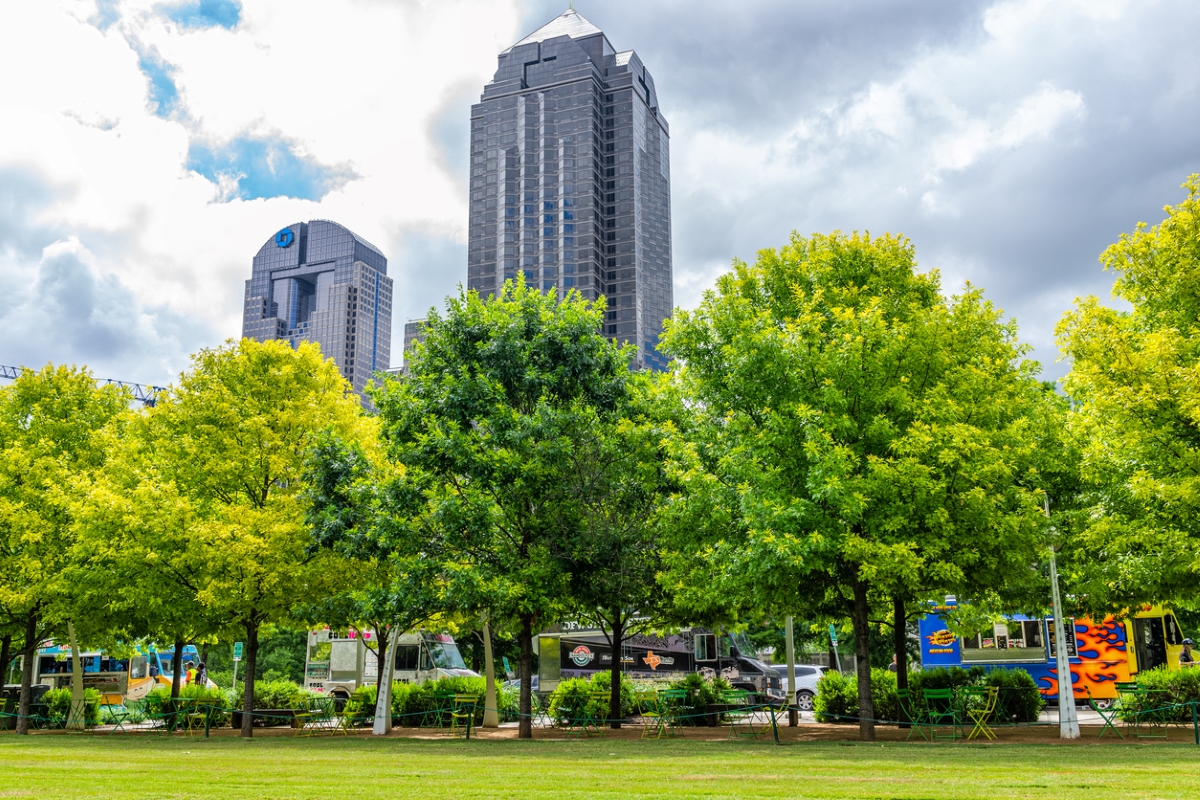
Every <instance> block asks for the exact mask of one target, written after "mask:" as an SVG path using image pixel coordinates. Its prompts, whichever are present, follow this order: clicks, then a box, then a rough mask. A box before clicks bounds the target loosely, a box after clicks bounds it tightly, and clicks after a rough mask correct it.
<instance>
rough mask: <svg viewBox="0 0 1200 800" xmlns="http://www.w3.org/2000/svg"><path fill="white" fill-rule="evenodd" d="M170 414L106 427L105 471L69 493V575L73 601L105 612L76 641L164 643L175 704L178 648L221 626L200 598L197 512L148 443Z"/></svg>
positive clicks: (134, 417)
mask: <svg viewBox="0 0 1200 800" xmlns="http://www.w3.org/2000/svg"><path fill="white" fill-rule="evenodd" d="M169 413H171V412H170V411H169V410H168V407H167V406H162V407H161V410H160V409H158V408H155V409H151V410H148V411H144V412H142V413H131V414H128V415H125V416H124V417H122V418H120V419H119V420H114V422H113V423H110V425H109V427H108V428H107V429H106V431H105V433H104V438H103V445H104V447H105V449H106V451H107V453H108V458H107V460H106V462H105V464H104V467H103V468H102V469H100V470H98V471H97V472H96V473H95V474H94V475H93V476H91V480H90V481H89V482H88V483H86V484H81V485H79V486H78V490H77V491H76V493H75V494H76V497H77V498H78V500H77V502H76V503H75V514H76V520H77V522H76V525H77V529H78V536H77V538H76V543H75V551H76V553H75V558H74V559H73V562H74V566H73V568H72V575H71V578H72V580H73V582H74V583H75V585H77V586H78V587H79V595H78V597H79V602H80V604H81V605H84V606H87V607H91V608H100V609H103V610H104V614H105V618H103V619H100V620H96V624H95V625H93V626H90V627H85V628H84V629H83V630H82V631H81V635H82V636H83V638H85V639H88V640H91V641H93V642H101V641H103V642H105V643H106V644H108V645H109V646H112V645H119V644H120V643H121V641H123V642H124V643H125V644H128V643H129V642H131V641H134V640H138V639H148V640H150V641H152V642H156V643H171V644H172V645H173V646H174V656H173V659H172V683H171V696H172V697H178V696H179V692H180V689H181V688H182V685H183V678H184V668H183V666H184V665H183V647H184V645H185V644H186V643H188V642H192V641H196V640H198V639H202V638H204V639H211V638H213V637H215V635H216V634H217V633H218V632H219V631H220V629H221V628H222V625H223V620H222V618H221V616H220V615H218V614H216V613H214V612H213V611H212V610H211V609H210V608H209V607H208V606H206V605H205V604H204V603H203V602H202V601H201V599H200V597H199V592H200V588H201V586H203V585H204V582H205V580H206V576H207V573H208V569H209V565H208V563H207V561H206V557H205V552H204V548H203V546H202V541H201V531H202V530H203V528H204V526H205V525H206V524H207V522H208V520H207V518H206V515H205V514H204V511H203V509H202V507H201V504H199V503H198V502H197V500H196V498H194V497H189V496H188V495H187V494H186V492H185V491H184V489H183V486H182V485H181V484H179V483H177V482H176V481H175V480H173V479H172V477H171V475H170V472H169V471H164V470H163V469H162V467H163V463H162V461H161V454H160V452H159V450H158V449H157V445H158V442H159V439H160V438H161V437H162V435H163V431H162V416H163V415H165V414H169ZM114 621H119V623H120V624H119V626H117V625H114V624H113V623H114ZM78 627H79V626H77V628H78Z"/></svg>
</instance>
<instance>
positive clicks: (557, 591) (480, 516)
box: [374, 283, 630, 738]
mask: <svg viewBox="0 0 1200 800" xmlns="http://www.w3.org/2000/svg"><path fill="white" fill-rule="evenodd" d="M603 308H604V306H603V303H602V302H601V303H596V304H592V303H588V302H586V301H584V300H582V299H581V298H580V297H579V295H578V294H577V293H575V292H572V293H571V294H569V295H568V296H567V297H566V298H565V299H564V300H563V301H562V302H559V301H558V299H557V298H556V297H554V296H552V295H550V294H546V295H542V294H539V293H538V292H536V291H531V290H527V289H526V288H525V287H524V286H523V285H514V284H511V283H510V284H507V285H506V286H505V288H504V289H503V290H502V291H501V292H500V293H499V294H498V295H496V296H494V297H491V298H488V299H484V298H481V297H479V296H478V294H476V293H475V292H468V293H466V294H465V295H463V296H460V297H458V298H454V299H452V300H451V301H450V302H449V307H448V309H447V311H446V313H445V314H444V315H443V314H438V313H436V312H433V313H431V314H430V316H429V319H428V323H427V328H426V330H427V335H426V338H425V341H424V343H423V345H421V346H419V347H418V348H417V350H416V353H415V354H414V356H413V357H412V358H411V363H410V364H409V375H408V376H407V378H406V379H404V380H388V381H387V382H386V383H385V385H384V387H383V389H382V391H379V392H376V393H375V395H374V398H375V402H376V404H377V405H378V407H379V409H380V415H381V417H382V419H383V422H384V426H385V436H386V439H387V443H388V447H389V453H390V456H391V458H392V459H393V460H394V461H395V462H397V463H399V464H402V465H404V466H405V468H406V470H405V472H404V473H403V475H402V477H401V478H399V479H398V480H397V482H396V485H395V486H394V487H392V489H391V490H390V496H391V497H392V498H393V500H392V502H393V516H394V517H396V518H401V519H407V520H410V521H411V522H410V523H409V524H411V525H415V526H418V527H420V528H422V529H423V530H424V531H425V533H426V534H427V542H428V545H427V553H428V554H429V557H433V558H436V559H437V560H439V561H440V562H441V563H442V564H443V566H444V567H445V568H446V580H447V592H448V596H449V597H450V600H451V603H452V604H453V605H454V606H455V607H456V608H458V609H460V610H462V611H468V610H473V611H477V612H484V611H486V612H487V613H489V614H490V616H491V618H492V619H494V620H496V621H497V622H500V623H503V622H504V621H505V620H510V621H512V623H513V624H514V626H515V627H516V628H517V630H518V634H517V637H518V641H519V643H520V658H519V661H520V665H521V699H520V711H521V715H522V716H521V721H520V733H519V735H520V736H521V737H523V738H528V737H530V736H532V727H531V722H530V714H531V710H532V706H531V691H530V678H531V666H532V641H533V634H534V630H535V626H537V625H540V624H541V623H543V622H545V621H547V620H552V619H555V618H556V617H557V616H558V615H559V614H560V613H561V612H562V610H563V608H564V606H565V598H566V597H567V592H568V583H569V578H570V575H569V573H568V571H567V567H566V565H565V563H564V561H563V557H562V556H563V552H562V551H563V546H562V545H563V542H564V540H566V539H567V538H569V534H568V533H566V532H564V530H563V522H564V520H565V519H568V518H569V516H570V513H569V510H568V509H566V508H564V503H570V502H571V500H570V499H569V498H565V497H564V491H563V487H564V486H565V485H567V483H568V482H569V477H570V475H571V470H572V469H574V467H575V462H574V454H575V448H576V445H577V443H578V442H577V440H578V435H579V432H580V430H581V425H580V421H581V420H584V419H592V418H593V415H596V414H598V415H600V417H601V418H603V419H605V420H607V419H609V418H610V417H611V415H613V414H614V412H615V411H616V410H617V409H618V407H619V406H620V403H621V402H622V399H623V397H624V395H625V392H626V382H627V380H628V375H629V370H628V367H627V362H628V360H629V357H630V352H629V351H628V350H622V349H619V348H617V347H616V346H614V345H613V344H611V343H610V342H608V341H607V340H606V339H604V337H603V336H601V335H600V328H601V325H602V323H603Z"/></svg>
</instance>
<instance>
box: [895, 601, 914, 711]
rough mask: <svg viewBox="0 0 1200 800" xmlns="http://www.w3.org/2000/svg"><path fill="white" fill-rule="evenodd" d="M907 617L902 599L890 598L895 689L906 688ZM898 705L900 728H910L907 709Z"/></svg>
mask: <svg viewBox="0 0 1200 800" xmlns="http://www.w3.org/2000/svg"><path fill="white" fill-rule="evenodd" d="M907 627H908V626H907V615H906V614H905V611H904V598H903V597H901V596H900V595H894V596H893V597H892V646H893V649H894V650H895V651H896V688H897V689H907V688H908V648H907V647H906V646H905V645H906V641H905V640H906V639H907V635H908V631H907ZM899 705H900V713H899V717H900V727H901V728H911V727H912V725H909V722H910V721H911V720H909V718H908V709H906V708H905V707H904V704H903V703H901V704H899Z"/></svg>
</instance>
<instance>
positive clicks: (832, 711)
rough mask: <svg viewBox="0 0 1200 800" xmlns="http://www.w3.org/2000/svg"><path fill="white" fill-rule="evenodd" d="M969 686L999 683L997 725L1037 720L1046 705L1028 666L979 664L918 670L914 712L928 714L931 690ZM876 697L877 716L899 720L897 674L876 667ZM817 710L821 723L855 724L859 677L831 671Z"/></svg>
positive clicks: (821, 685)
mask: <svg viewBox="0 0 1200 800" xmlns="http://www.w3.org/2000/svg"><path fill="white" fill-rule="evenodd" d="M967 686H995V687H997V688H998V689H999V690H1000V691H999V694H998V696H997V703H996V714H995V717H994V719H995V721H996V722H997V723H1012V722H1037V720H1038V715H1039V714H1041V713H1042V708H1043V707H1044V706H1045V700H1043V699H1042V695H1041V692H1039V691H1038V687H1037V683H1036V682H1035V681H1034V680H1033V678H1032V677H1031V676H1030V675H1029V673H1028V672H1026V671H1025V670H1022V669H993V670H990V671H985V670H984V669H983V668H982V667H979V666H975V667H971V668H970V669H962V668H961V667H949V668H945V667H939V668H937V669H930V670H924V671H919V672H913V673H910V674H909V676H908V691H909V695H910V697H911V698H912V705H913V711H914V713H916V714H917V715H918V716H921V715H923V714H924V713H925V710H926V706H925V698H924V695H923V692H924V691H925V690H926V689H954V690H956V691H957V690H961V689H963V688H965V687H967ZM871 699H872V700H873V701H874V703H875V719H877V720H884V721H891V720H898V719H899V716H900V707H899V704H898V702H897V699H896V675H895V673H893V672H890V671H888V670H884V669H873V670H871ZM813 708H814V711H815V712H816V718H817V720H818V721H819V722H852V721H854V720H855V719H857V717H858V679H857V676H855V675H845V676H844V675H839V674H838V673H836V672H833V671H829V672H826V673H825V674H824V675H823V676H822V677H821V680H820V681H819V682H818V683H817V697H816V700H815V701H814V704H813Z"/></svg>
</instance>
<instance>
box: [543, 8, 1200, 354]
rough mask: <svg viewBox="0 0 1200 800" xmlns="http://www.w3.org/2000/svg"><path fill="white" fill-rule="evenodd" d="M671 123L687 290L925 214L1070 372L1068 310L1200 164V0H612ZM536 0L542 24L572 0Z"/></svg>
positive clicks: (940, 254) (600, 22) (621, 37)
mask: <svg viewBox="0 0 1200 800" xmlns="http://www.w3.org/2000/svg"><path fill="white" fill-rule="evenodd" d="M576 9H577V10H578V11H579V12H580V13H581V14H582V15H583V16H584V17H586V18H587V19H589V20H590V21H591V22H593V23H594V24H596V25H597V26H599V27H600V28H602V29H604V30H605V32H606V33H607V34H608V36H609V39H610V40H611V41H612V43H613V45H614V46H615V47H616V48H617V49H618V50H624V49H634V50H637V52H638V54H639V55H640V56H641V57H642V60H643V61H644V62H645V64H646V66H647V68H648V69H649V70H650V72H651V73H652V74H653V75H654V79H655V83H656V86H657V89H658V96H659V101H660V104H661V106H662V110H663V113H664V115H665V116H666V118H667V119H668V120H669V121H670V123H671V167H672V222H673V244H674V269H675V283H676V293H675V296H676V302H678V303H680V304H682V305H685V306H692V305H694V304H695V303H696V302H698V301H699V293H700V291H701V290H702V289H704V288H707V287H709V286H711V285H712V279H713V278H714V277H715V276H716V275H717V274H718V273H719V272H720V271H722V270H723V269H725V268H726V267H727V265H728V264H729V261H730V259H731V258H734V257H740V258H743V259H747V260H752V259H753V258H754V254H755V252H756V251H757V250H759V249H761V248H764V247H778V246H780V245H783V244H785V243H786V242H787V239H788V236H789V234H790V232H791V231H793V230H797V231H800V232H801V233H805V234H807V233H810V232H814V231H830V230H834V229H841V230H845V231H850V230H867V229H869V230H870V231H871V232H872V233H882V232H884V231H890V232H903V233H904V234H906V235H908V236H909V237H910V238H911V239H912V240H913V241H914V243H915V245H916V248H917V255H918V258H919V259H920V261H921V264H922V266H923V267H926V268H931V267H935V268H938V269H940V270H941V271H942V273H943V281H944V286H945V288H946V289H947V291H951V292H953V291H956V290H958V289H959V288H960V287H961V285H962V282H963V281H965V280H970V281H971V282H973V283H975V284H976V285H979V286H982V287H983V288H985V289H986V290H987V292H988V296H989V297H991V298H992V299H993V301H994V302H996V304H997V305H999V306H1001V307H1003V308H1004V309H1005V310H1006V311H1007V312H1008V313H1009V314H1011V315H1013V316H1015V317H1016V318H1017V320H1018V322H1019V323H1020V324H1021V330H1022V336H1023V338H1025V339H1026V340H1027V341H1029V342H1031V343H1033V344H1034V345H1035V347H1036V351H1035V356H1036V357H1038V358H1039V359H1040V360H1042V361H1043V363H1044V364H1045V365H1046V371H1047V374H1049V375H1052V376H1057V375H1060V374H1062V372H1063V371H1065V366H1064V365H1061V364H1059V365H1055V364H1054V363H1053V362H1054V360H1055V358H1056V357H1057V351H1056V349H1055V347H1054V343H1053V329H1054V325H1055V323H1056V322H1057V321H1058V319H1059V318H1060V316H1061V315H1062V313H1063V311H1065V310H1066V309H1067V308H1068V307H1069V306H1070V304H1071V303H1072V302H1073V300H1074V298H1075V297H1076V296H1078V295H1083V294H1089V293H1095V294H1099V295H1100V296H1101V297H1102V298H1108V296H1109V291H1108V290H1109V287H1110V286H1111V283H1112V276H1110V275H1105V274H1104V273H1103V272H1102V271H1101V270H1100V267H1099V265H1098V264H1097V261H1096V259H1097V256H1098V255H1099V254H1100V252H1101V251H1102V250H1103V249H1104V247H1105V246H1107V245H1108V244H1110V243H1111V242H1113V241H1115V240H1116V239H1117V238H1118V237H1119V236H1120V234H1121V233H1122V232H1124V231H1128V230H1131V229H1132V228H1133V227H1134V225H1135V224H1136V223H1137V222H1138V221H1139V220H1145V221H1148V222H1151V223H1154V222H1157V221H1158V220H1160V219H1161V218H1162V211H1161V207H1162V206H1163V205H1164V204H1166V203H1174V202H1178V201H1179V200H1180V199H1181V198H1182V197H1183V192H1182V191H1181V190H1179V189H1178V185H1179V184H1180V183H1181V182H1182V181H1183V179H1184V178H1185V177H1186V176H1187V175H1188V174H1190V173H1192V172H1196V171H1200V124H1198V123H1200V102H1198V101H1200V70H1197V69H1196V67H1195V56H1194V53H1195V47H1194V43H1195V40H1196V34H1197V32H1198V31H1200V6H1197V5H1196V4H1194V3H1189V2H1184V0H1171V1H1170V2H1152V3H1138V4H1133V3H1128V4H1121V3H1117V2H1113V3H1098V2H1097V3H1083V2H1079V3H1071V2H1060V3H1032V2H1012V3H1008V2H1005V3H1000V2H958V1H957V0H955V1H953V2H952V1H951V0H943V1H939V2H924V1H921V2H918V1H917V0H912V2H888V1H887V0H864V2H857V3H844V2H832V1H830V2H825V1H821V2H806V3H794V4H785V3H778V2H766V0H761V1H760V0H748V1H747V2H741V3H738V4H730V3H725V2H720V3H717V2H711V3H704V2H687V3H684V2H665V3H653V4H647V3H641V2H633V0H616V1H615V2H614V1H612V0H610V2H605V3H593V2H584V1H581V2H579V3H577V4H576ZM562 11H563V8H562V6H561V4H560V3H557V2H542V1H541V0H538V1H537V2H530V3H529V4H527V6H526V7H525V12H524V15H523V23H522V26H521V27H522V35H524V33H526V32H529V31H532V30H535V29H536V28H538V27H540V26H541V25H543V24H544V23H545V22H547V21H549V20H550V19H552V18H553V17H554V16H556V15H557V14H559V13H561V12H562Z"/></svg>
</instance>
